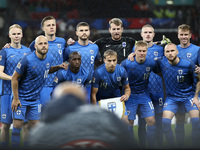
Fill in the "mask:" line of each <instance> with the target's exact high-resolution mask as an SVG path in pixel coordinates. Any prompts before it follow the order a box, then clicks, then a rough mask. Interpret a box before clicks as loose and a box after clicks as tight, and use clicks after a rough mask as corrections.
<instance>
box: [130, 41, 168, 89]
mask: <svg viewBox="0 0 200 150" xmlns="http://www.w3.org/2000/svg"><path fill="white" fill-rule="evenodd" d="M134 50H135V47H134V49H133V52H134ZM163 56H164V50H163V47H162V46H159V45H156V44H153V46H151V47H148V51H147V57H149V58H151V59H153V60H155V59H160V58H162V57H163ZM148 88H149V92H151V93H163V85H162V77H160V76H159V75H157V74H155V73H154V72H151V73H150V77H149V84H148Z"/></svg>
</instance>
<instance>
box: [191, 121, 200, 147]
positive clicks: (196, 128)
mask: <svg viewBox="0 0 200 150" xmlns="http://www.w3.org/2000/svg"><path fill="white" fill-rule="evenodd" d="M191 123H192V143H193V146H194V147H196V148H199V146H200V144H199V139H200V123H199V118H198V117H196V118H191Z"/></svg>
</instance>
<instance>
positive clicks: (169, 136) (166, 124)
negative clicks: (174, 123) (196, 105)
mask: <svg viewBox="0 0 200 150" xmlns="http://www.w3.org/2000/svg"><path fill="white" fill-rule="evenodd" d="M162 123H163V132H164V134H165V138H166V140H167V144H168V145H169V146H170V147H173V146H174V134H173V132H172V129H171V119H168V118H162Z"/></svg>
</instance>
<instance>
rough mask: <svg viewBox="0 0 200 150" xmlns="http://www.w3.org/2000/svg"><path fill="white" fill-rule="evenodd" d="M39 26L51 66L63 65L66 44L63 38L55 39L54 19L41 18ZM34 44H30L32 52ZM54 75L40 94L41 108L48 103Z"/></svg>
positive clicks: (49, 78) (48, 17)
mask: <svg viewBox="0 0 200 150" xmlns="http://www.w3.org/2000/svg"><path fill="white" fill-rule="evenodd" d="M41 26H42V30H43V31H44V34H45V37H46V38H47V39H48V43H49V50H48V53H50V54H51V55H52V56H53V58H54V61H53V63H52V66H55V65H59V64H61V63H63V51H64V48H65V47H66V42H65V39H64V38H60V37H56V19H55V18H54V17H53V16H46V17H45V18H43V20H42V22H41ZM34 44H35V41H33V42H32V43H31V44H30V48H31V50H32V51H34V50H35V47H34ZM55 75H56V72H55V73H53V74H50V75H49V76H48V78H47V80H46V83H45V86H44V88H43V89H42V91H41V93H40V100H41V104H42V105H43V106H45V104H46V103H48V101H49V100H50V99H51V92H52V90H53V80H54V78H55Z"/></svg>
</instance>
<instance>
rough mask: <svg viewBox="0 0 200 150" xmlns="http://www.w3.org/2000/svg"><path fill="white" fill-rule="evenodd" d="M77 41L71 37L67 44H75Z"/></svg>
mask: <svg viewBox="0 0 200 150" xmlns="http://www.w3.org/2000/svg"><path fill="white" fill-rule="evenodd" d="M74 43H75V40H73V39H72V38H69V39H68V40H67V45H73V44H74Z"/></svg>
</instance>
